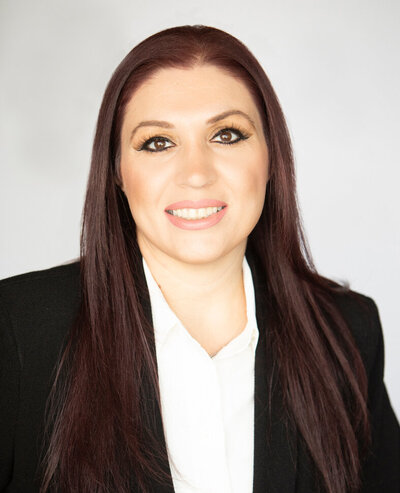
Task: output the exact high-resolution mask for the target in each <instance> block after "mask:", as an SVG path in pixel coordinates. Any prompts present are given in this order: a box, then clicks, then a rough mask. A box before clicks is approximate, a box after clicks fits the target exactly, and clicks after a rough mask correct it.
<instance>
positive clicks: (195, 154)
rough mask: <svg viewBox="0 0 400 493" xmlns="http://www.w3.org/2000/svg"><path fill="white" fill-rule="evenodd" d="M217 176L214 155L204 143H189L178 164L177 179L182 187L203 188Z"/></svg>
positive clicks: (210, 183)
mask: <svg viewBox="0 0 400 493" xmlns="http://www.w3.org/2000/svg"><path fill="white" fill-rule="evenodd" d="M216 178H217V172H216V169H215V163H214V159H213V155H212V152H211V150H210V149H208V148H207V145H206V144H204V143H193V142H192V143H190V144H189V143H188V144H187V145H186V146H185V148H184V149H183V152H182V153H181V155H180V159H179V162H178V164H177V171H176V181H177V184H178V185H179V186H181V187H189V188H203V187H208V186H210V185H212V184H213V183H214V182H215V180H216Z"/></svg>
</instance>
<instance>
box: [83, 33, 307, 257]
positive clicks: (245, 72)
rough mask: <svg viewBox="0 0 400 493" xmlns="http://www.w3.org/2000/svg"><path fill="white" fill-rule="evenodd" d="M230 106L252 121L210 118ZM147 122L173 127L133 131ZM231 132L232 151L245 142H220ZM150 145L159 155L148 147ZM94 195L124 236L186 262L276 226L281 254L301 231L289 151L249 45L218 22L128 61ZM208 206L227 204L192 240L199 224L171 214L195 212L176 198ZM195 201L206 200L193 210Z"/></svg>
mask: <svg viewBox="0 0 400 493" xmlns="http://www.w3.org/2000/svg"><path fill="white" fill-rule="evenodd" d="M230 110H239V111H242V112H243V113H244V114H245V115H246V116H247V117H248V118H246V116H243V115H241V114H239V113H236V114H230V115H229V116H226V117H225V118H223V119H221V120H219V121H213V120H215V118H216V117H218V116H219V115H221V114H222V113H225V112H227V111H230ZM148 120H158V121H160V120H161V121H163V122H166V123H167V124H168V126H169V128H166V127H165V125H164V127H163V128H162V127H159V126H158V127H157V124H156V125H152V126H146V127H145V126H139V128H137V130H136V131H135V128H136V127H138V125H141V124H142V123H143V121H148ZM210 122H211V123H210ZM228 128H233V129H237V130H239V131H240V134H241V135H242V136H243V137H244V138H243V139H242V140H240V142H237V143H235V144H234V145H227V144H226V140H232V141H234V140H235V139H238V138H240V135H239V134H238V133H231V134H229V135H228V134H227V133H226V132H225V134H222V138H224V139H225V143H224V141H223V140H222V138H221V134H219V136H217V133H218V131H221V130H224V129H228ZM247 136H248V137H249V138H246V137H247ZM151 138H153V144H151V149H152V150H156V151H158V152H153V153H151V152H149V151H147V150H146V149H147V147H148V145H149V144H148V143H147V144H146V141H148V140H149V139H151ZM154 138H156V141H154ZM155 142H156V143H157V146H158V147H157V149H156V148H155V147H154V145H155ZM143 144H145V148H146V149H142V150H140V147H141V146H143ZM163 146H164V147H165V149H164V148H163V149H162V150H161V148H162V147H163ZM167 147H168V148H167ZM163 163H164V164H165V163H168V166H165V165H164V164H163ZM239 163H240V166H239ZM267 184H268V186H267ZM91 189H92V191H93V197H94V195H97V197H103V198H104V202H103V206H102V205H101V203H100V202H97V201H96V202H97V204H98V206H99V207H103V210H102V213H103V214H104V213H105V214H106V215H107V216H108V218H109V219H108V224H110V221H111V222H113V221H114V220H117V221H118V222H119V223H120V224H121V225H122V229H123V233H124V235H125V237H126V238H127V239H128V240H134V241H135V242H138V243H139V244H140V247H141V249H142V250H143V249H144V248H153V249H154V247H156V248H157V251H158V252H162V254H167V255H169V256H171V255H172V254H174V255H175V257H176V256H177V257H179V258H180V260H184V261H188V262H200V263H202V262H206V261H211V260H213V259H215V258H217V257H218V256H221V255H224V254H226V253H228V252H230V251H234V250H235V249H236V250H237V251H244V248H246V245H247V239H248V237H249V238H250V242H251V243H253V244H254V245H259V244H260V242H262V241H265V239H266V234H267V229H269V227H270V226H271V225H277V227H278V228H279V230H280V233H281V234H280V236H279V238H280V239H282V242H281V246H280V248H279V249H280V250H282V249H285V245H287V244H290V243H291V242H290V241H288V240H287V236H288V234H291V233H294V234H297V232H296V231H295V227H294V225H295V222H296V207H295V198H294V179H293V163H292V155H291V148H290V142H289V138H288V133H287V129H286V125H285V120H284V117H283V114H282V112H281V109H280V106H279V102H278V99H277V97H276V95H275V93H274V91H273V88H272V86H271V84H270V82H269V80H268V78H267V76H266V75H265V73H264V71H263V69H262V68H261V66H260V65H259V63H258V62H257V60H256V59H255V58H254V56H253V55H252V54H251V53H250V52H249V50H248V49H247V48H246V47H245V46H244V45H243V44H242V43H241V42H240V41H238V40H237V39H236V38H234V37H233V36H231V35H229V34H227V33H225V32H223V31H220V30H218V29H214V28H210V27H205V26H182V27H176V28H171V29H167V30H165V31H162V32H160V33H157V34H155V35H153V36H151V37H149V38H147V39H146V40H144V41H143V42H142V43H140V44H139V45H138V46H136V47H135V48H134V49H133V50H132V51H131V52H130V53H129V54H128V55H127V56H126V58H125V59H124V60H123V61H122V62H121V64H120V65H119V67H118V68H117V70H116V71H115V73H114V75H113V77H112V79H111V81H110V83H109V85H108V88H107V90H106V93H105V96H104V100H103V103H102V107H101V110H100V114H99V120H98V127H97V132H96V137H95V141H94V149H93V160H92V169H91V176H90V179H89V190H88V198H89V197H91V196H92V194H91V193H90V190H91ZM106 197H107V198H106ZM204 199H206V203H205V206H206V207H208V206H212V204H213V202H212V201H213V200H214V201H217V202H218V203H221V204H222V205H220V207H223V210H221V211H220V212H218V213H217V214H215V216H216V219H215V221H216V224H213V222H211V227H204V228H201V227H200V228H197V229H196V231H195V234H193V227H196V226H195V225H194V223H193V225H194V226H193V227H192V225H191V224H189V227H188V228H186V226H185V225H184V226H183V227H180V226H179V225H177V224H176V221H175V219H174V218H175V217H176V216H174V214H178V213H179V214H180V213H181V211H179V212H178V211H176V212H175V213H171V210H172V209H183V208H187V207H185V206H181V205H179V202H182V201H187V200H189V201H202V200H204ZM207 201H208V202H207ZM217 202H215V203H217ZM246 202H247V207H246V209H245V210H246V213H245V216H243V207H244V206H245V204H246ZM91 203H93V202H91ZM106 204H107V205H106ZM175 204H177V205H175ZM87 205H88V202H87ZM171 205H172V208H170V209H168V206H171ZM189 205H191V204H189ZM199 206H203V202H202V203H200V202H198V203H197V204H194V205H193V208H199ZM104 207H106V208H107V209H108V210H105V209H104ZM203 208H204V207H203ZM89 209H91V207H89V208H88V207H86V214H85V216H87V215H88V213H89V214H90V210H89ZM111 209H112V210H111ZM290 210H291V211H292V214H291V213H290ZM128 211H130V212H131V214H129V213H128ZM168 211H169V212H168ZM186 212H187V211H186ZM203 212H204V211H203ZM93 213H94V214H96V217H101V216H102V215H103V214H102V213H99V212H97V213H96V212H95V210H94V209H93ZM127 213H128V215H129V216H130V217H129V218H127V217H126V215H127ZM271 213H272V214H273V215H274V217H268V216H271ZM115 216H116V217H115ZM217 216H218V217H217ZM243 217H245V219H244V220H243ZM150 218H152V219H153V220H152V221H151V222H150ZM220 219H221V220H220ZM285 220H287V221H286V223H285ZM174 221H175V222H174ZM95 222H96V221H95ZM181 222H182V221H181ZM102 233H103V232H102ZM104 233H105V234H107V232H106V231H104ZM188 233H190V234H188ZM273 237H274V238H277V235H274V236H273ZM211 244H212V245H213V249H212V250H210V245H211Z"/></svg>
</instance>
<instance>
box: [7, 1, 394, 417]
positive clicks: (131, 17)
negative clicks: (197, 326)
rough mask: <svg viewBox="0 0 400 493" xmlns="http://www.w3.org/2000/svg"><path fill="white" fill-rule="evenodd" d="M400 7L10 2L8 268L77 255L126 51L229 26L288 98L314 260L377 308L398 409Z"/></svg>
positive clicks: (42, 264)
mask: <svg viewBox="0 0 400 493" xmlns="http://www.w3.org/2000/svg"><path fill="white" fill-rule="evenodd" d="M399 5H400V3H399V2H397V1H395V0H393V1H389V0H387V1H383V0H373V1H371V0H355V1H349V0H335V1H332V0H320V1H317V0H315V1H311V0H302V1H299V0H297V1H296V0H285V1H284V0H280V1H272V0H263V1H255V0H247V1H245V2H244V1H238V0H228V1H223V2H221V1H215V0H213V1H209V0H202V1H196V2H194V1H192V2H190V1H183V0H181V1H179V0H174V1H172V0H169V1H162V0H151V1H147V2H145V1H140V2H139V1H128V0H119V1H111V0H110V1H105V0H79V1H78V0H69V1H68V2H61V1H58V0H47V1H46V0H35V1H34V2H31V1H27V0H25V1H23V0H0V166H1V168H0V170H1V175H0V211H1V212H0V231H1V237H0V277H7V276H10V275H13V274H18V273H22V272H26V271H30V270H37V269H42V268H45V267H50V266H53V265H56V264H59V263H62V262H65V261H67V260H69V259H72V258H74V257H77V256H78V252H79V231H80V216H81V209H82V204H83V198H84V192H85V186H86V179H87V174H88V169H89V160H90V149H91V143H92V139H93V135H94V127H95V121H96V117H97V112H98V109H99V106H100V102H101V98H102V94H103V92H104V89H105V86H106V84H107V82H108V80H109V78H110V76H111V73H112V71H113V70H114V69H115V67H116V66H117V65H118V63H119V62H120V61H121V60H122V58H123V57H124V56H125V54H126V53H127V52H128V51H129V50H130V49H131V48H132V47H133V46H134V45H135V44H137V43H138V42H139V41H141V40H142V39H144V38H145V37H147V36H148V35H150V34H153V33H154V32H157V31H159V30H161V29H164V28H166V27H172V26H175V25H182V24H208V25H212V26H215V27H219V28H221V29H224V30H226V31H228V32H230V33H231V34H233V35H235V36H237V37H238V38H239V39H241V40H242V41H243V42H244V43H245V44H246V45H247V46H248V47H249V48H250V50H251V51H252V52H253V53H254V54H255V55H256V57H257V58H258V59H259V61H260V62H261V64H262V65H263V67H264V68H265V70H266V72H267V74H268V75H269V77H270V79H271V81H272V84H273V85H274V87H275V89H276V92H277V93H278V96H279V98H280V100H281V103H282V106H283V110H284V112H285V114H286V116H287V120H288V124H289V128H290V131H291V134H292V137H293V143H294V150H295V155H296V165H297V175H298V192H299V200H300V205H301V209H302V213H303V218H304V223H305V227H306V232H307V234H308V238H309V242H310V246H311V250H312V253H313V255H314V259H315V262H316V265H317V267H318V269H319V270H320V272H321V273H322V274H324V275H326V276H328V277H332V278H334V279H336V280H348V281H349V282H350V285H351V287H352V288H353V289H355V290H358V291H360V292H363V293H365V294H368V295H369V296H372V297H373V298H374V299H375V301H376V302H377V304H378V307H379V309H380V314H381V320H382V323H383V328H384V336H385V344H386V377H385V379H386V382H387V386H388V389H389V394H390V396H391V401H392V404H393V407H394V408H395V410H396V412H397V415H398V416H400V386H399V385H398V384H397V381H398V380H399V376H400V371H399V368H400V363H399V354H400V353H399V346H400V336H399V331H398V327H399V320H400V299H399V288H398V286H399V279H400V255H399V253H400V248H399V243H400V225H399V211H400V194H399V181H400V172H399V167H400V159H399V141H400V139H399V130H400V128H399V127H400V125H399V115H400V97H399V88H400V66H399V65H400V62H399V61H400V56H399V46H400V29H399V25H400V22H399V21H400V7H399Z"/></svg>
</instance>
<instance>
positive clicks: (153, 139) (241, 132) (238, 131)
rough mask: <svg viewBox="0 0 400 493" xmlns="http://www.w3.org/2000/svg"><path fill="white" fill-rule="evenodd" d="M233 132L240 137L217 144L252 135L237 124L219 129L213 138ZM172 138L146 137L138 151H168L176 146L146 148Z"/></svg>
mask: <svg viewBox="0 0 400 493" xmlns="http://www.w3.org/2000/svg"><path fill="white" fill-rule="evenodd" d="M226 131H228V132H233V133H235V134H237V135H238V138H237V139H236V140H234V141H233V142H217V144H223V145H232V144H237V143H238V142H240V141H242V140H246V139H248V138H249V137H250V135H249V134H248V133H247V132H246V131H245V130H244V129H239V128H238V127H237V126H233V125H232V126H230V127H224V128H221V130H218V132H217V133H216V134H215V135H214V136H213V139H215V137H217V135H218V134H220V133H222V132H226ZM167 140H170V139H168V138H167V137H160V136H153V137H145V138H144V139H143V140H142V141H141V142H140V143H139V145H138V149H137V150H138V151H146V152H163V151H167V150H168V149H171V148H172V147H174V146H171V147H166V148H165V149H160V150H158V151H155V150H154V149H146V146H147V145H150V144H151V143H152V142H157V141H167Z"/></svg>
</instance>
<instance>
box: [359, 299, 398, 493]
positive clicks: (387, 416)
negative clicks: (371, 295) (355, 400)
mask: <svg viewBox="0 0 400 493" xmlns="http://www.w3.org/2000/svg"><path fill="white" fill-rule="evenodd" d="M369 305H370V321H371V325H372V327H371V331H370V334H371V335H372V336H373V337H374V338H375V340H376V342H375V344H374V347H375V353H374V354H373V355H372V357H371V362H372V363H371V364H370V368H369V369H368V367H367V371H368V409H369V413H370V423H371V446H370V450H369V454H368V458H367V459H366V461H365V462H364V467H363V471H362V484H363V485H364V486H363V488H362V493H382V492H385V493H399V492H400V428H399V423H398V421H397V419H396V416H395V414H394V411H393V409H392V407H391V404H390V401H389V397H388V393H387V391H386V386H385V383H384V380H383V375H384V344H383V334H382V327H381V322H380V319H379V314H378V309H377V307H376V305H375V302H374V301H373V300H372V299H369Z"/></svg>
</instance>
